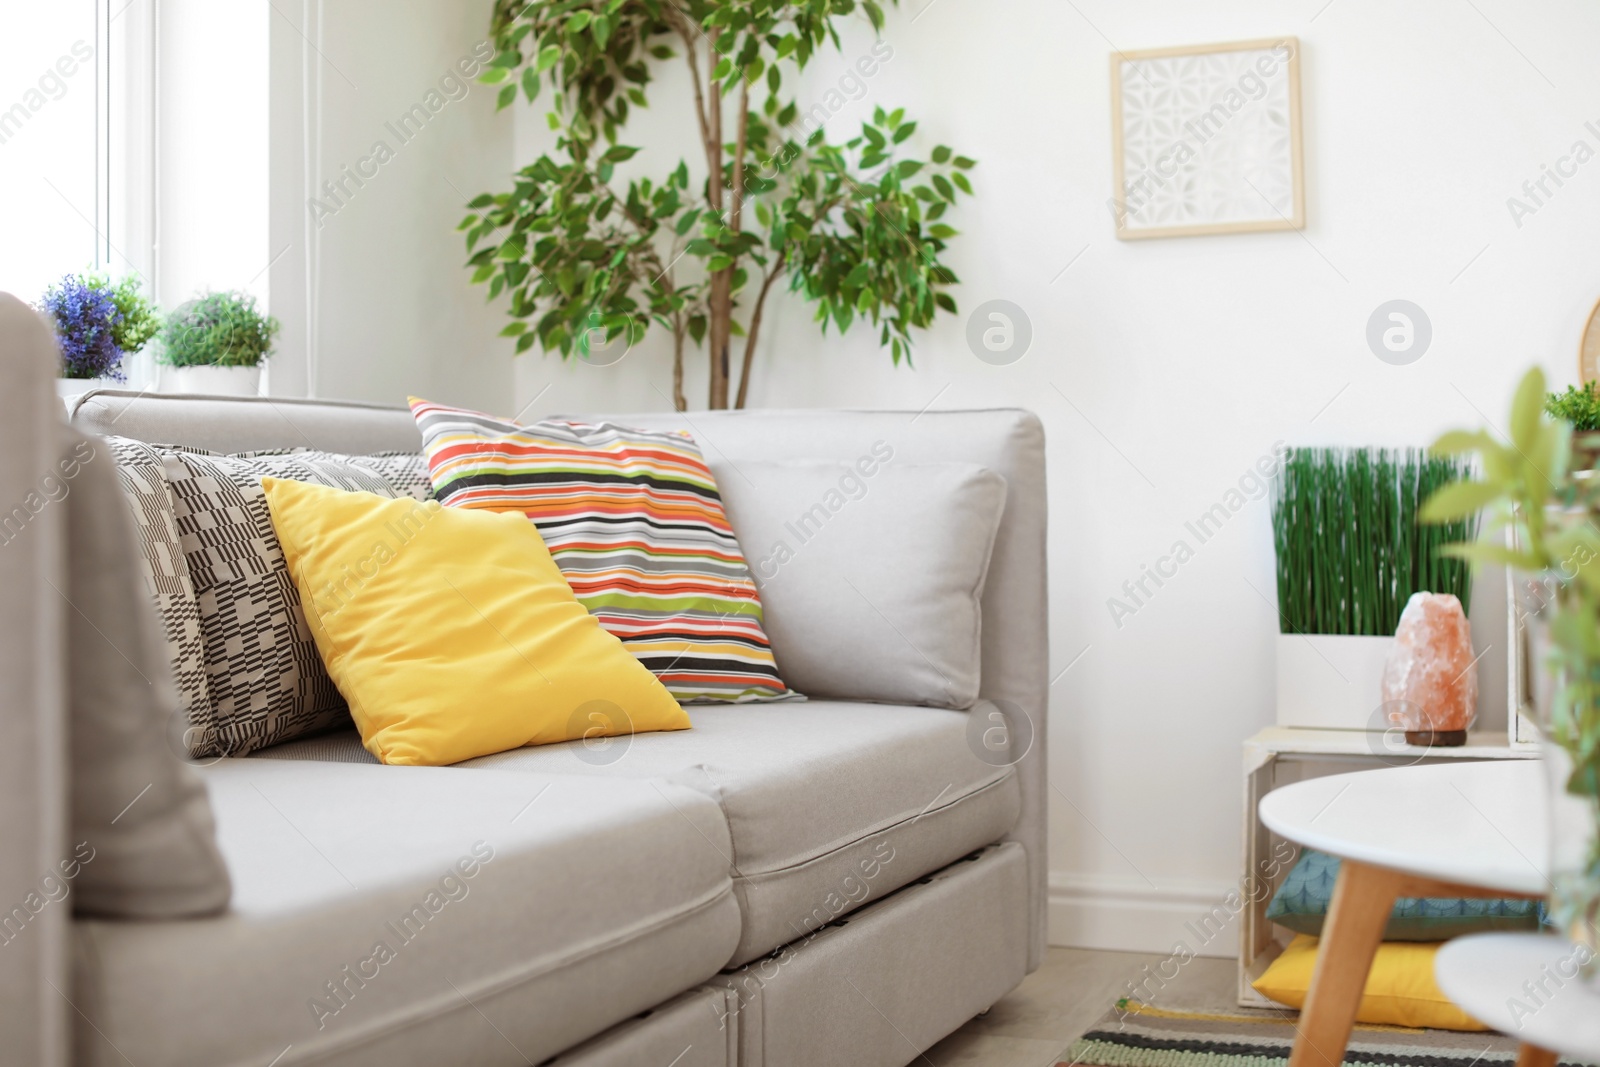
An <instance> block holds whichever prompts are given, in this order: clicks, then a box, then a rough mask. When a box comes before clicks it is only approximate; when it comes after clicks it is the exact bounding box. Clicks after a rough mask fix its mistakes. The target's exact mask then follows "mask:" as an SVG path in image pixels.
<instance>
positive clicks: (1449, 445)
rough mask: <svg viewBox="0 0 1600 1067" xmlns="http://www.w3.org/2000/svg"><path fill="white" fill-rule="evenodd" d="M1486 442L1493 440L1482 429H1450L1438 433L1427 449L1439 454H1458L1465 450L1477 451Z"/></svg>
mask: <svg viewBox="0 0 1600 1067" xmlns="http://www.w3.org/2000/svg"><path fill="white" fill-rule="evenodd" d="M1486 443H1487V444H1493V443H1494V442H1493V441H1492V439H1490V438H1489V436H1488V435H1487V434H1485V433H1484V432H1483V431H1482V430H1450V431H1449V432H1447V433H1442V434H1440V435H1439V436H1438V438H1437V439H1436V440H1435V441H1434V442H1433V444H1431V445H1429V446H1428V449H1429V451H1431V452H1433V453H1435V454H1436V455H1440V456H1459V455H1462V454H1463V453H1466V452H1477V451H1478V450H1480V449H1481V448H1483V446H1484V445H1485V444H1486Z"/></svg>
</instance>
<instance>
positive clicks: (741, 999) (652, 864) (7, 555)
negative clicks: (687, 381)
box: [0, 338, 1049, 1067]
mask: <svg viewBox="0 0 1600 1067" xmlns="http://www.w3.org/2000/svg"><path fill="white" fill-rule="evenodd" d="M0 359H3V365H4V367H5V374H6V388H5V389H4V390H3V391H0V432H3V433H4V435H5V441H6V447H5V448H4V449H0V501H10V500H13V499H18V498H20V496H21V495H22V494H23V493H25V492H26V491H27V488H28V487H29V486H30V485H31V484H32V483H33V482H34V481H35V480H36V470H37V469H38V468H39V467H40V466H41V465H42V464H43V463H44V459H45V447H44V446H43V445H41V444H39V442H41V441H45V440H47V439H48V436H49V435H48V434H47V433H45V432H44V430H45V428H46V427H47V426H48V421H49V420H50V419H51V418H59V417H60V416H59V411H60V403H59V401H57V400H55V398H54V397H53V396H52V395H51V394H50V390H51V388H52V383H51V381H50V380H49V379H48V377H47V372H46V371H44V370H41V368H40V366H39V365H38V364H37V362H36V361H32V360H30V359H27V358H22V357H20V356H19V355H18V354H17V353H16V352H14V351H11V350H8V349H7V348H6V346H5V344H4V339H3V338H0ZM627 418H628V420H630V421H632V422H634V423H637V424H641V425H651V426H668V425H670V426H680V427H682V428H684V429H687V430H690V431H691V432H693V433H694V434H695V435H696V437H697V439H698V440H699V441H700V442H701V445H702V447H703V448H704V450H705V452H706V455H707V459H708V460H709V461H710V462H711V465H712V468H713V471H714V472H715V473H716V475H717V476H718V478H719V480H721V479H727V478H731V477H737V476H738V475H737V472H736V467H737V465H738V464H739V463H741V462H752V463H754V462H762V461H784V460H789V459H796V458H805V459H819V458H820V459H834V460H840V461H846V462H847V461H849V460H851V459H853V458H854V457H856V456H857V455H859V454H861V452H862V451H863V450H865V449H866V448H868V447H869V446H870V445H871V443H872V442H873V441H875V440H878V439H882V438H892V440H893V441H894V443H895V448H896V450H897V455H898V456H904V457H906V458H907V459H909V460H913V461H945V460H960V461H966V462H971V463H976V464H980V465H982V466H984V467H987V468H989V469H991V470H993V471H996V472H998V473H1000V474H1002V475H1003V476H1004V477H1005V479H1006V481H1007V483H1008V488H1009V492H1008V496H1007V503H1006V509H1005V512H1004V516H1003V519H1002V522H1001V527H1000V532H999V535H998V539H997V542H996V544H995V547H994V551H993V556H992V563H991V566H990V569H989V573H988V578H987V583H986V586H985V590H984V595H983V610H982V660H981V662H982V674H981V692H982V695H983V697H984V698H985V699H986V700H989V701H994V702H996V704H997V706H998V707H1000V708H1004V709H1008V710H1009V712H1010V714H1011V715H1012V717H1013V718H1018V719H1021V718H1025V719H1026V720H1027V721H1026V722H1025V723H1024V722H1020V721H1019V722H1015V723H1012V724H1010V725H1011V726H1012V729H1011V731H1010V733H1009V743H1010V744H1012V745H1013V746H1015V749H1014V750H1013V751H1012V752H1010V753H1009V757H1008V758H1002V759H994V758H987V759H985V758H979V755H978V754H976V750H975V748H974V744H973V742H972V740H971V738H972V737H974V736H975V734H974V731H973V730H972V729H971V727H972V726H973V723H972V716H971V713H968V712H963V711H952V710H946V709H939V708H928V707H904V706H893V705H888V704H881V703H863V702H853V701H846V700H811V701H808V702H799V703H780V704H771V705H756V706H749V705H745V706H733V707H701V706H694V705H691V706H690V707H689V711H690V714H691V716H692V718H693V721H694V728H693V729H692V730H689V731H684V732H678V733H656V734H641V735H637V736H634V737H632V738H630V739H627V741H626V747H625V749H624V750H623V751H622V752H621V753H620V755H621V758H617V754H612V755H609V756H607V757H606V758H593V757H592V756H590V757H586V756H585V754H584V753H582V752H575V751H574V747H575V746H577V745H578V744H579V743H577V742H573V743H568V744H562V745H551V746H544V747H540V748H529V749H519V750H515V751H512V752H508V753H501V754H498V755H495V756H489V757H485V758H482V759H476V760H471V761H469V762H467V763H465V764H459V765H456V766H453V767H442V768H429V767H384V766H379V765H377V764H376V763H374V762H373V761H372V757H370V756H369V755H368V754H367V752H366V751H365V750H364V749H363V748H362V747H361V744H360V740H359V738H358V737H357V736H356V735H355V733H354V732H353V731H344V732H340V733H333V734H325V735H321V736H317V737H312V738H307V739H302V740H299V741H294V742H290V743H287V744H283V745H279V746H276V747H274V748H269V749H266V750H263V751H261V752H258V753H256V754H254V755H253V756H252V757H250V758H244V759H222V760H219V761H217V762H215V763H213V764H212V765H210V766H206V767H204V768H202V770H201V773H202V775H203V776H204V778H205V781H206V784H207V787H208V790H209V793H210V797H211V802H212V806H213V809H214V811H215V816H216V821H217V828H218V830H217V832H218V841H219V844H220V846H221V850H222V853H223V856H224V858H225V859H226V862H227V866H228V870H229V873H230V875H231V878H232V882H233V898H232V903H231V905H230V907H229V909H228V911H227V912H226V913H225V914H223V915H221V916H218V917H215V918H209V919H194V920H185V921H169V922H127V921H123V922H114V921H106V920H94V919H85V918H81V917H80V918H75V919H74V918H71V917H70V916H69V915H66V914H63V912H65V910H66V909H56V911H55V912H54V913H52V914H48V915H41V916H40V919H41V920H42V921H41V922H40V923H39V925H38V930H39V932H40V935H41V936H39V937H32V938H29V939H26V941H23V940H20V939H19V941H18V943H17V945H16V946H9V945H8V946H6V947H5V948H4V949H3V950H0V998H3V1004H4V1007H0V1023H3V1026H4V1031H3V1032H0V1043H3V1045H4V1047H5V1048H6V1049H8V1055H7V1060H6V1062H8V1063H9V1062H15V1063H19V1064H21V1063H24V1062H26V1063H65V1062H73V1063H80V1064H94V1065H100V1064H105V1065H110V1064H124V1063H129V1062H131V1063H134V1064H138V1065H139V1067H154V1065H195V1067H201V1065H204V1067H219V1065H241V1067H242V1065H246V1064H249V1065H256V1067H266V1065H268V1064H274V1065H277V1067H291V1065H295V1064H313V1063H314V1064H340V1065H345V1064H350V1065H355V1064H363V1065H366V1064H370V1065H380V1064H381V1065H386V1067H388V1065H400V1064H418V1065H423V1064H426V1065H438V1064H475V1065H476V1064H502V1063H503V1064H524V1063H526V1064H535V1063H554V1064H562V1065H585V1067H599V1065H613V1064H615V1065H622V1064H641V1065H644V1064H659V1065H660V1067H669V1065H672V1067H701V1065H704V1067H711V1065H718V1067H722V1065H732V1064H741V1065H746V1067H814V1065H819V1064H849V1065H883V1067H892V1065H898V1064H904V1063H908V1062H910V1061H912V1060H914V1059H916V1058H917V1056H918V1054H919V1053H920V1052H921V1051H922V1050H924V1049H926V1048H928V1047H929V1046H931V1045H932V1044H934V1043H935V1042H936V1041H938V1040H939V1039H940V1038H942V1037H943V1036H945V1035H946V1034H948V1033H949V1032H951V1031H952V1030H954V1029H955V1028H957V1027H958V1026H960V1025H961V1024H962V1023H963V1022H964V1021H966V1020H967V1019H968V1018H970V1017H972V1016H973V1015H975V1014H977V1013H979V1012H981V1011H984V1010H985V1009H987V1008H988V1007H989V1005H990V1004H992V1003H993V1002H994V1001H995V1000H996V999H998V998H999V997H1001V996H1003V995H1004V994H1005V993H1007V992H1008V991H1010V990H1011V989H1012V988H1014V987H1015V986H1016V985H1017V983H1018V982H1020V981H1021V980H1022V978H1023V977H1024V975H1026V974H1027V973H1028V972H1029V971H1031V970H1032V969H1034V968H1035V967H1037V966H1038V964H1039V962H1040V958H1041V955H1042V952H1043V948H1044V937H1045V870H1046V862H1045V810H1046V790H1047V786H1046V780H1045V766H1046V747H1045V706H1046V690H1047V687H1048V684H1049V678H1048V669H1047V655H1046V607H1045V482H1044V459H1043V440H1042V434H1041V430H1040V426H1039V422H1038V421H1037V419H1035V418H1034V417H1033V416H1032V415H1030V414H1028V413H1026V412H1022V411H957V412H926V413H923V414H921V415H915V414H913V413H905V412H823V411H817V412H761V413H695V414H693V415H692V416H690V417H689V418H685V417H683V416H674V415H660V414H652V415H637V416H632V415H630V416H628V417H627ZM70 419H71V421H72V422H73V423H75V424H76V425H77V426H79V427H81V428H82V429H84V430H85V431H88V432H92V433H115V434H119V435H122V436H126V437H132V438H137V439H142V440H146V441H151V442H161V443H176V444H185V445H191V446H197V447H202V448H207V449H212V450H217V451H224V452H235V451H244V450H251V449H262V448H274V447H286V446H299V445H306V446H311V447H315V448H319V449H326V450H331V451H337V452H347V453H370V452H378V451H385V450H415V449H416V448H417V447H418V435H417V431H416V428H415V426H414V424H413V421H412V419H411V417H410V414H409V413H408V412H406V411H404V410H396V409H387V408H379V407H371V406H364V405H356V404H341V403H316V402H307V401H297V400H271V401H266V400H223V399H206V398H192V397H190V398H177V397H168V396H160V395H140V394H133V393H120V392H110V391H102V392H97V393H90V394H87V395H86V396H84V397H82V398H79V399H78V400H76V401H75V402H73V404H72V405H71V407H70ZM691 419H692V423H691V421H690V420H691ZM39 521H43V522H45V523H47V524H48V523H50V522H52V521H53V519H52V516H51V515H50V514H49V509H46V510H45V512H44V513H43V514H41V516H40V517H39ZM45 529H49V527H48V526H47V527H45ZM48 543H49V542H48V539H30V541H29V544H30V545H31V546H35V547H37V546H39V545H41V544H43V545H48ZM19 544H20V542H19ZM890 544H892V542H891V541H890V540H888V539H884V540H882V541H876V542H874V543H873V544H864V545H862V546H860V551H861V552H863V553H869V552H873V551H879V552H881V551H886V550H892V549H889V548H886V547H885V546H887V545H890ZM29 552H30V553H31V554H30V555H26V556H25V555H24V554H22V553H19V552H15V551H13V549H11V548H8V549H7V550H6V551H5V552H0V595H3V596H4V597H5V599H6V601H7V605H6V613H5V618H6V619H7V620H8V625H7V640H6V641H4V642H0V664H3V668H0V669H4V671H5V672H6V674H5V677H6V680H7V685H6V686H5V687H3V689H0V706H3V708H4V712H3V713H4V715H5V717H6V722H7V726H8V730H7V733H8V737H9V738H10V739H11V740H12V741H13V742H14V744H13V745H12V746H7V747H3V748H0V763H3V765H0V791H3V793H0V795H4V797H5V803H6V806H7V815H8V819H7V823H8V824H9V827H10V830H9V831H8V832H7V834H6V835H5V836H4V837H3V838H0V842H3V844H0V850H3V851H0V892H4V893H5V894H6V896H4V897H0V899H3V900H11V899H15V898H18V897H20V895H21V894H22V893H24V892H26V891H27V886H28V885H29V884H30V882H33V881H36V880H37V872H38V871H42V870H46V869H48V868H49V866H50V864H51V862H53V857H56V856H58V855H61V854H65V852H66V850H67V849H68V847H69V846H68V843H67V842H66V840H65V831H64V830H63V829H62V823H63V816H62V807H63V792H64V790H65V788H66V785H65V781H66V778H67V776H68V775H69V774H70V769H69V768H67V767H66V766H65V757H64V755H63V749H62V743H61V736H62V724H61V722H60V721H59V720H60V716H61V715H62V711H61V700H60V675H61V671H62V669H63V663H64V659H63V656H64V652H63V649H62V648H61V644H60V639H59V627H60V623H61V618H62V606H61V605H60V604H59V602H58V598H56V597H55V594H54V593H53V592H52V590H51V588H50V586H49V585H48V584H45V581H44V580H45V579H47V578H48V577H49V576H51V575H52V574H53V573H57V572H59V569H60V568H62V567H63V566H64V565H65V564H64V561H63V560H62V559H61V558H60V553H59V552H52V551H50V550H49V549H48V548H44V549H41V550H38V551H34V549H31V548H30V550H29ZM883 640H884V641H885V642H895V641H900V640H904V635H900V634H897V632H896V631H895V630H894V629H893V628H892V626H890V627H885V628H884V632H883ZM777 651H778V654H779V656H780V668H781V665H782V661H781V654H782V652H781V649H778V650H777ZM979 707H980V708H986V709H990V711H991V712H992V708H991V706H990V705H987V704H980V705H979ZM988 713H989V712H986V714H988ZM468 871H470V872H471V873H470V874H469V873H467V872H468ZM13 1054H14V1055H15V1057H16V1058H15V1059H13V1058H11V1056H12V1055H13Z"/></svg>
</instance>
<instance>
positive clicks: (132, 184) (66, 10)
mask: <svg viewBox="0 0 1600 1067" xmlns="http://www.w3.org/2000/svg"><path fill="white" fill-rule="evenodd" d="M153 17H154V11H153V0H51V2H49V3H33V4H16V5H12V6H11V8H10V9H9V10H8V11H7V13H6V32H5V33H4V34H0V205H3V206H0V218H3V220H4V225H3V227H0V289H3V290H5V291H8V292H11V293H13V294H15V295H16V296H18V297H21V298H22V299H23V300H27V301H29V302H33V301H37V300H38V299H39V297H40V295H41V294H42V293H43V291H44V289H45V287H46V286H47V285H49V284H50V283H51V282H53V281H55V280H56V279H58V278H59V277H61V275H62V274H64V273H66V272H68V271H74V270H83V269H86V268H96V269H100V270H106V271H109V272H110V273H111V274H113V275H116V276H120V275H122V274H126V273H129V272H137V273H139V274H140V275H141V276H146V281H147V288H149V286H148V277H147V272H148V268H149V261H150V254H149V249H150V245H151V241H150V236H149V235H150V232H151V229H150V210H149V208H148V207H147V206H146V205H148V204H149V202H150V196H149V190H150V183H149V179H148V168H149V159H150V152H149V148H148V145H149V135H150V120H149V116H150V114H151V109H150V99H151V96H150V84H151V64H150V63H149V62H148V55H149V50H150V41H151V39H152V37H151V33H150V22H151V20H152V19H153Z"/></svg>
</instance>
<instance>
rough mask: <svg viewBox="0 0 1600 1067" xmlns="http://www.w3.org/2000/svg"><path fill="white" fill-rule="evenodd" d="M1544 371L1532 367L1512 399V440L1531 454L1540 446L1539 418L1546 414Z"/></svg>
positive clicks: (1520, 448) (1526, 452) (1518, 448)
mask: <svg viewBox="0 0 1600 1067" xmlns="http://www.w3.org/2000/svg"><path fill="white" fill-rule="evenodd" d="M1544 393H1545V389H1544V371H1542V370H1540V369H1539V368H1538V367H1533V368H1531V369H1530V370H1529V371H1528V373H1527V374H1524V375H1523V376H1522V381H1521V382H1520V383H1518V385H1517V392H1516V396H1515V397H1514V398H1513V399H1512V401H1511V442H1512V444H1514V445H1516V446H1517V451H1519V452H1521V453H1522V454H1523V455H1524V456H1530V455H1532V454H1533V452H1534V451H1535V449H1536V448H1537V447H1538V443H1539V441H1538V436H1539V420H1540V418H1541V417H1542V416H1543V415H1544Z"/></svg>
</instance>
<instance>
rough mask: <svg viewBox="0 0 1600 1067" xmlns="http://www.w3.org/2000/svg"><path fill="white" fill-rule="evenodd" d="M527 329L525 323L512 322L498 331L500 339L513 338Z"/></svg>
mask: <svg viewBox="0 0 1600 1067" xmlns="http://www.w3.org/2000/svg"><path fill="white" fill-rule="evenodd" d="M527 328H528V324H527V323H525V322H513V323H511V324H510V325H508V326H506V327H505V328H504V329H502V330H501V331H500V336H501V337H515V336H517V335H518V334H520V333H522V332H523V331H524V330H526V329H527Z"/></svg>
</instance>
